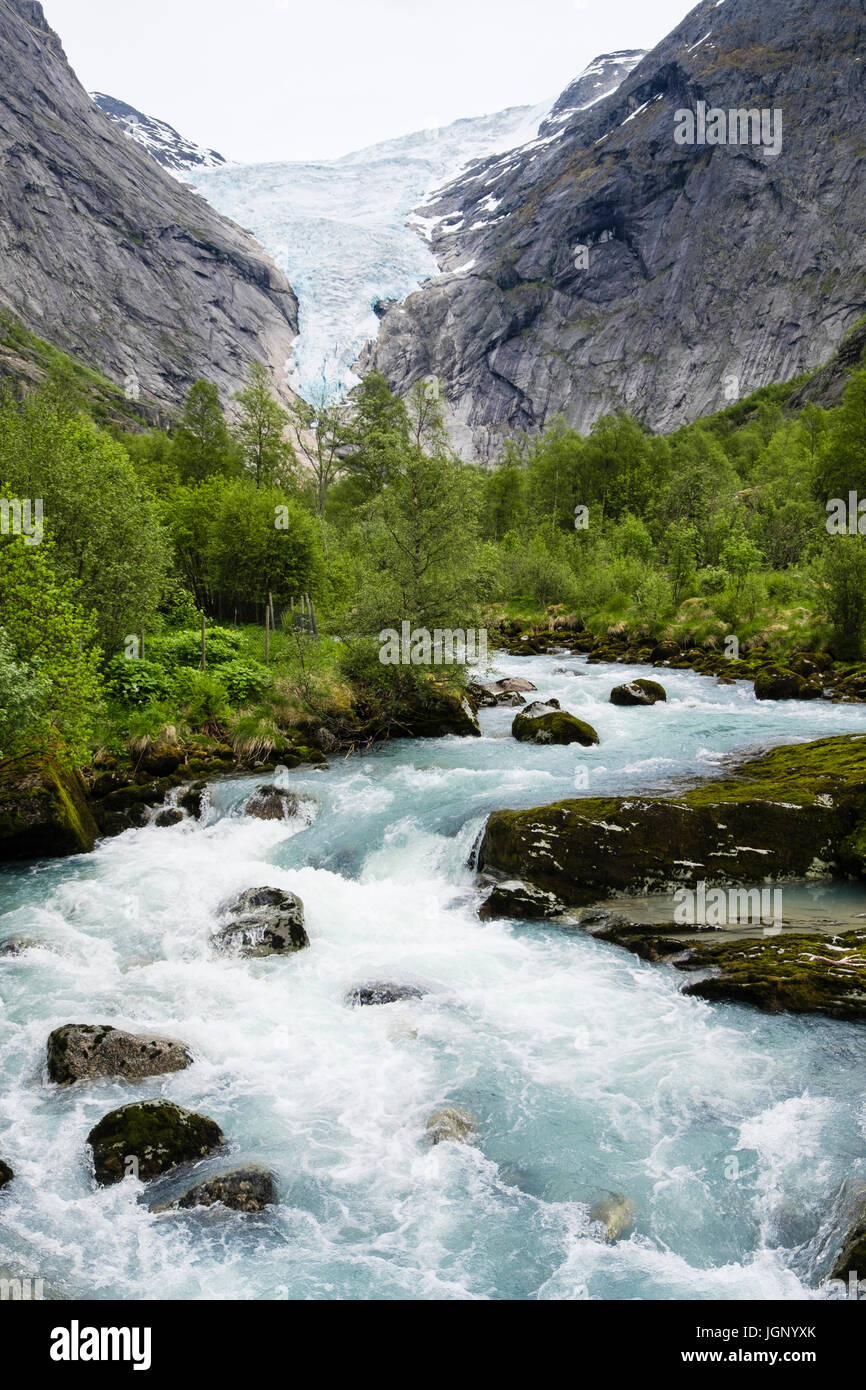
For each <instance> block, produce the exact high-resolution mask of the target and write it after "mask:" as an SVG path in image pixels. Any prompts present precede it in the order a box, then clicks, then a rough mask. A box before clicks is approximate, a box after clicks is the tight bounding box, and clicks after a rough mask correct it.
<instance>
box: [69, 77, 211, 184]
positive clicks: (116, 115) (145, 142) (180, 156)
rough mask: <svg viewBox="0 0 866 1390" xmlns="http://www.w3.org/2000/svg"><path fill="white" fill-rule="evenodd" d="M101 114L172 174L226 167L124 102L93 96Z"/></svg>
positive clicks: (170, 128)
mask: <svg viewBox="0 0 866 1390" xmlns="http://www.w3.org/2000/svg"><path fill="white" fill-rule="evenodd" d="M90 95H91V96H92V97H93V100H94V101H95V102H96V105H97V106H98V107H99V109H100V111H103V112H104V113H105V115H106V116H107V117H108V119H109V120H110V121H114V122H115V124H116V125H119V126H120V128H121V130H122V131H123V133H124V135H125V136H126V137H127V139H129V140H134V141H135V142H136V144H138V145H142V146H143V147H144V148H145V149H146V150H147V152H148V154H151V155H153V157H154V159H155V160H156V162H157V164H161V165H162V167H163V169H168V170H169V172H170V173H185V172H187V171H188V170H190V169H214V168H217V167H218V166H219V165H220V164H225V162H226V161H225V158H224V157H223V155H221V154H218V153H217V151H216V150H205V149H202V147H201V145H195V144H193V142H192V141H191V140H185V139H184V138H183V136H182V135H181V134H180V133H179V132H178V131H176V130H175V128H174V126H171V125H169V124H168V122H167V121H158V120H156V119H155V118H154V117H153V116H145V115H144V113H143V112H142V111H136V109H135V107H134V106H129V105H128V103H127V102H125V101H118V99H117V97H110V96H106V94H105V92H91V94H90Z"/></svg>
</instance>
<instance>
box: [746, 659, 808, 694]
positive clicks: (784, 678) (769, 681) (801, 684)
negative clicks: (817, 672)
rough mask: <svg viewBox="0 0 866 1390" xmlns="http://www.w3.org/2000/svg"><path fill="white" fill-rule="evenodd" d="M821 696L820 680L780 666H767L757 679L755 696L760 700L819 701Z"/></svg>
mask: <svg viewBox="0 0 866 1390" xmlns="http://www.w3.org/2000/svg"><path fill="white" fill-rule="evenodd" d="M821 694H822V686H821V682H820V680H819V679H817V678H807V677H806V676H801V675H798V673H797V672H796V671H787V670H784V669H783V668H781V667H778V666H765V667H764V669H763V670H762V671H759V672H758V674H757V676H756V677H755V695H756V697H757V698H758V699H759V700H817V699H819V698H820V696H821Z"/></svg>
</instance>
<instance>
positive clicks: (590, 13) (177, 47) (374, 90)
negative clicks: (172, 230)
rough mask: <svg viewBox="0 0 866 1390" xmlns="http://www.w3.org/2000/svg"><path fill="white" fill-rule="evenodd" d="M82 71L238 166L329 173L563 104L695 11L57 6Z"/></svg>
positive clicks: (351, 1) (308, 1) (438, 3)
mask: <svg viewBox="0 0 866 1390" xmlns="http://www.w3.org/2000/svg"><path fill="white" fill-rule="evenodd" d="M43 7H44V9H45V13H46V15H47V17H48V20H49V23H50V24H51V25H52V27H53V28H54V29H56V30H57V32H58V33H59V35H60V37H61V39H62V41H63V46H64V48H65V49H66V53H67V56H68V57H69V59H70V61H71V63H72V66H73V67H74V68H75V71H76V73H77V74H78V76H79V78H80V79H81V81H82V82H83V83H84V85H85V87H87V88H88V89H89V90H91V91H102V92H107V93H109V94H110V95H111V96H114V97H119V98H120V99H121V100H122V101H128V102H130V103H131V104H132V105H133V106H137V107H138V108H139V109H140V110H142V111H144V112H146V113H147V114H148V115H151V116H157V117H159V118H160V119H161V120H166V121H168V122H169V123H170V124H171V125H173V126H176V127H177V129H178V130H180V132H181V133H182V134H183V135H185V136H187V137H188V138H189V139H192V140H196V141H197V142H198V143H199V144H203V145H209V146H212V147H213V148H214V149H218V150H220V151H221V153H223V154H224V155H226V156H227V157H228V158H230V159H244V160H270V159H320V158H325V159H327V158H333V157H336V156H337V155H341V154H346V153H348V152H349V151H350V150H356V149H360V148H361V147H363V146H364V145H369V144H373V143H374V142H376V141H379V140H387V139H389V138H390V137H392V136H395V135H404V134H408V133H409V132H410V131H413V130H420V129H423V128H425V127H427V126H434V125H446V124H448V123H449V122H450V121H453V120H456V119H457V118H458V117H460V116H477V115H482V114H485V113H487V112H491V111H499V110H501V109H502V108H503V107H506V106H518V105H522V104H524V103H527V104H533V103H535V102H538V101H542V100H543V99H545V98H546V97H548V96H554V95H556V94H558V93H559V92H560V91H561V90H562V89H563V88H564V87H565V86H567V84H568V83H569V82H570V81H571V79H572V78H573V77H575V76H576V75H577V74H578V72H580V70H581V69H582V68H584V67H585V66H586V65H587V63H588V62H589V61H590V60H591V59H592V58H594V57H595V56H596V54H598V53H604V52H609V51H610V50H612V49H617V48H651V47H652V46H653V45H654V44H656V43H657V42H658V41H659V39H661V38H663V37H664V35H665V34H667V33H668V32H669V31H670V30H671V29H672V28H673V27H674V25H675V24H677V23H678V22H679V20H681V19H682V18H683V16H684V15H686V14H688V12H689V10H691V9H693V8H694V5H693V4H692V3H689V0H435V3H430V2H429V0H427V2H425V0H305V3H302V0H240V3H239V2H238V0H43Z"/></svg>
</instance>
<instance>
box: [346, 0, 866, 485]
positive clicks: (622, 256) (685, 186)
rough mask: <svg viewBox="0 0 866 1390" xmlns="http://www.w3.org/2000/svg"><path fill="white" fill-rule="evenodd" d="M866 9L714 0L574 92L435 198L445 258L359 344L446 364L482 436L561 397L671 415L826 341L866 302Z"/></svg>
mask: <svg viewBox="0 0 866 1390" xmlns="http://www.w3.org/2000/svg"><path fill="white" fill-rule="evenodd" d="M864 11H866V0H821V3H820V4H815V3H814V0H702V3H700V4H699V5H698V6H697V7H696V8H695V9H694V10H693V11H692V12H691V13H690V14H689V15H688V16H687V17H686V19H685V20H683V22H682V23H681V24H680V25H679V26H678V27H677V28H676V29H675V30H674V31H673V33H671V34H670V35H669V36H668V37H667V38H666V39H665V40H663V41H662V43H660V44H659V45H658V46H657V47H656V48H655V49H654V50H653V51H652V52H651V53H649V54H647V56H646V57H645V58H644V59H643V60H642V61H641V62H640V63H639V64H638V65H637V66H636V67H635V68H634V70H633V71H632V72H631V73H630V74H628V75H627V76H626V78H625V80H624V81H623V82H622V83H621V85H620V86H619V87H618V88H617V89H616V91H615V92H613V93H612V94H611V95H609V96H607V97H605V98H603V99H602V100H600V101H596V102H595V103H594V104H593V105H591V106H589V107H587V108H585V109H583V110H580V111H577V112H575V113H574V114H571V105H572V99H571V98H570V97H569V96H568V95H567V94H564V96H563V98H562V99H561V103H558V105H561V111H560V114H561V115H563V116H564V119H563V120H561V121H555V120H553V119H551V120H549V121H548V122H547V124H546V127H545V131H544V132H543V133H542V134H541V136H540V138H539V139H537V140H534V141H532V142H530V143H529V144H527V145H525V146H524V147H523V148H522V149H520V150H516V151H511V152H509V153H507V154H505V155H501V156H497V157H495V158H492V159H489V160H487V161H485V162H483V163H481V164H475V165H473V166H472V167H471V168H470V169H468V170H467V171H466V172H464V173H463V174H462V175H461V176H460V177H459V178H458V179H457V180H456V181H454V182H452V183H451V184H450V185H449V186H448V187H447V188H445V189H444V191H443V192H442V193H441V194H440V195H439V197H438V198H437V199H436V200H435V202H434V204H433V206H432V207H427V208H425V209H424V212H425V216H426V217H427V218H428V223H427V226H428V229H429V231H430V235H431V245H432V250H433V253H434V255H435V256H436V259H437V262H438V264H439V267H440V274H439V276H438V277H437V278H436V279H434V280H433V281H431V282H430V283H428V284H427V285H425V286H424V287H422V288H421V289H420V290H419V291H418V292H416V293H415V294H413V295H411V296H410V297H409V298H408V299H407V300H406V301H405V303H403V304H401V305H398V306H393V307H391V308H389V310H388V312H387V313H386V314H385V316H384V319H383V322H382V325H381V328H380V332H379V337H378V339H377V341H376V342H375V343H374V344H373V345H372V346H371V348H370V349H369V351H368V352H367V353H366V354H365V357H364V359H363V366H365V367H369V366H375V367H377V368H378V369H380V370H381V371H383V372H384V373H385V375H386V376H387V377H388V379H389V381H390V382H391V384H392V386H393V387H395V388H396V389H398V390H401V391H403V390H405V389H406V388H408V387H409V386H410V385H411V384H412V382H414V381H416V380H418V379H419V378H422V377H425V376H428V375H430V374H435V375H436V376H438V377H439V378H440V381H441V383H442V388H443V396H444V400H445V403H446V407H447V414H448V422H449V427H450V430H451V433H452V438H453V439H454V442H455V444H456V446H457V447H458V448H459V449H460V451H461V452H462V453H463V455H464V457H476V458H489V457H491V456H492V455H493V454H494V453H495V451H496V450H497V448H498V447H499V445H500V443H501V441H502V439H503V438H505V437H507V436H508V435H510V434H513V433H514V432H516V431H519V430H524V429H526V430H530V431H534V430H538V429H539V428H541V427H542V426H543V425H544V424H545V422H546V421H549V420H551V418H553V417H554V416H555V415H557V414H562V415H563V416H564V417H565V419H566V420H567V421H568V422H569V423H570V424H571V425H573V426H575V427H576V428H579V429H581V430H585V429H587V428H588V427H589V426H591V424H592V423H593V421H594V420H595V419H597V418H598V416H599V415H601V414H603V413H605V412H608V411H611V410H616V409H620V408H622V409H625V410H628V411H629V412H631V413H632V414H634V415H635V416H637V417H638V418H639V419H640V420H642V421H643V422H645V424H646V425H647V426H649V427H651V428H653V429H657V430H667V429H671V428H673V427H675V426H677V425H678V424H681V423H682V422H684V421H687V420H691V419H695V418H696V417H698V416H700V415H702V414H704V413H706V412H708V411H712V410H715V409H719V408H721V407H723V406H724V405H725V404H727V403H729V402H730V400H731V399H733V398H735V395H736V393H737V392H739V393H740V394H745V393H746V392H748V391H751V390H753V389H755V388H757V387H759V386H761V385H764V384H766V383H768V382H771V381H774V380H780V379H789V378H792V377H794V376H796V375H798V374H799V373H801V372H802V371H804V370H806V369H808V368H811V367H813V366H815V365H816V364H818V363H820V362H822V361H824V360H826V359H827V358H828V357H829V356H830V354H831V353H832V351H833V350H834V348H835V347H836V346H837V345H838V344H839V342H840V341H841V339H842V337H843V335H844V333H845V331H846V330H847V329H848V328H850V327H851V326H852V324H853V323H854V322H855V321H856V320H857V319H858V318H859V317H861V316H862V314H863V312H864V308H866V266H864V261H863V255H862V248H863V244H864V233H866V199H864V197H863V179H864V158H866V147H864V143H863V130H864V124H866V84H864V73H863V67H864V52H866V50H864V41H866V12H864ZM702 103H705V104H706V105H702ZM752 109H754V110H755V112H756V113H757V114H756V117H755V119H754V120H753V119H751V118H749V116H748V112H749V111H750V110H752ZM684 111H685V112H687V113H690V117H689V119H690V120H691V125H690V124H689V119H686V118H684V117H683V116H678V114H677V113H678V112H684ZM739 111H742V113H743V116H742V118H741V117H739V116H737V114H736V113H737V112H739ZM716 112H718V115H717V114H716ZM762 112H763V113H765V114H764V117H763V124H761V123H760V120H759V119H758V116H759V113H762ZM731 113H734V114H733V115H731ZM551 115H552V117H553V115H554V113H551ZM720 117H721V119H720ZM729 126H730V129H728V127H729ZM721 139H723V140H724V142H721V143H720V142H719V141H720V140H721ZM741 140H742V141H743V142H742V143H740V141H741ZM746 141H748V143H746Z"/></svg>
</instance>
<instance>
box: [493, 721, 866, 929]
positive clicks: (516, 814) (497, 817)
mask: <svg viewBox="0 0 866 1390" xmlns="http://www.w3.org/2000/svg"><path fill="white" fill-rule="evenodd" d="M864 806H866V737H864V735H862V734H854V735H849V736H847V737H842V738H829V739H819V740H817V741H816V742H815V743H808V744H797V745H794V746H787V747H782V748H776V749H773V750H772V752H770V753H767V754H765V755H763V756H762V757H760V758H756V759H752V760H750V761H748V762H745V763H743V764H741V766H740V767H739V768H737V769H735V770H734V771H733V772H732V774H731V775H729V776H728V777H727V778H725V779H720V780H719V781H713V782H709V783H707V784H706V785H704V786H699V787H696V788H694V789H693V790H691V791H686V792H681V793H679V794H678V795H677V796H676V797H673V796H664V797H645V796H629V797H609V798H599V797H581V798H579V799H576V800H568V801H561V802H558V803H555V804H553V805H552V806H541V807H536V808H534V809H531V810H525V811H495V812H494V813H493V814H492V815H491V816H490V817H489V819H488V821H487V826H486V828H485V831H484V835H483V837H482V841H481V845H480V848H479V852H478V863H477V868H478V869H479V871H486V872H488V873H489V874H490V875H491V876H492V877H493V878H497V879H511V878H517V879H521V880H523V881H524V882H527V883H531V884H532V885H533V886H534V887H536V888H542V889H544V890H546V891H548V892H552V893H555V894H556V895H557V897H559V898H560V899H561V900H562V901H563V902H564V903H567V904H574V905H577V906H583V905H588V904H590V903H595V902H598V900H599V899H600V898H605V897H610V896H612V895H613V894H615V893H617V892H623V893H628V894H632V895H633V894H636V893H637V894H643V893H646V892H651V891H657V890H664V891H668V890H669V889H670V888H671V887H672V886H674V885H677V884H688V885H690V886H693V885H694V884H695V883H696V882H698V881H700V880H702V879H703V880H704V881H705V882H706V883H707V885H708V886H713V885H716V884H731V883H735V884H736V883H767V882H771V881H772V880H774V879H775V880H779V879H786V878H807V877H809V875H810V874H812V873H814V872H816V869H819V870H820V871H821V872H828V871H829V870H831V869H833V868H834V867H835V868H836V869H837V870H839V871H841V872H842V873H845V874H850V875H851V876H852V877H856V878H861V879H863V878H866V812H864V810H863V809H861V808H863V807H864Z"/></svg>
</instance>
